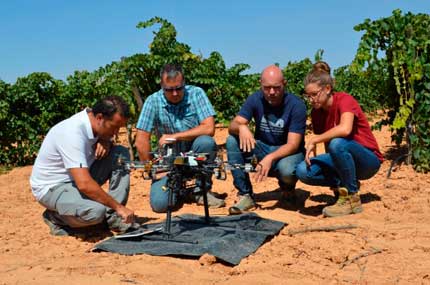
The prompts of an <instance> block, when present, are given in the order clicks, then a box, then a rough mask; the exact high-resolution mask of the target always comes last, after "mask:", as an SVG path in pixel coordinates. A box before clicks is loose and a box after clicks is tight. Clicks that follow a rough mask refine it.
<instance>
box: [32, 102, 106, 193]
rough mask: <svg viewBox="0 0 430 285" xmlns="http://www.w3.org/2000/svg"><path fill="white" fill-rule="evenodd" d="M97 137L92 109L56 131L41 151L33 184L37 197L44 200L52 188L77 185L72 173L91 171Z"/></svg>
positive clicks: (53, 128)
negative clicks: (73, 169)
mask: <svg viewBox="0 0 430 285" xmlns="http://www.w3.org/2000/svg"><path fill="white" fill-rule="evenodd" d="M97 140H98V138H97V137H95V136H94V133H93V131H92V128H91V123H90V119H89V117H88V109H86V110H83V111H81V112H79V113H77V114H75V115H73V116H72V117H70V118H68V119H66V120H64V121H61V122H59V123H58V124H56V125H55V126H54V127H52V128H51V129H50V130H49V132H48V134H47V135H46V137H45V139H44V140H43V143H42V146H41V147H40V150H39V153H38V155H37V158H36V161H35V163H34V166H33V171H32V173H31V177H30V184H31V189H32V192H33V195H34V196H35V197H36V199H37V200H40V199H41V198H42V197H43V196H44V195H45V194H46V193H47V192H48V190H49V189H50V188H52V187H54V186H56V185H58V184H60V183H65V182H71V181H73V178H72V176H71V175H70V172H69V169H71V168H80V167H82V168H89V167H90V166H91V164H92V163H93V162H94V160H95V152H94V144H95V143H96V142H97Z"/></svg>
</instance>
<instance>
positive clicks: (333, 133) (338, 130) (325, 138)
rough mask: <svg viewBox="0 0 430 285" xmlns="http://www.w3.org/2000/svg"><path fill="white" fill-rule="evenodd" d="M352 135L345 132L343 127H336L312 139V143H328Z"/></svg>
mask: <svg viewBox="0 0 430 285" xmlns="http://www.w3.org/2000/svg"><path fill="white" fill-rule="evenodd" d="M349 134H350V131H348V130H345V128H343V127H342V126H340V125H339V126H336V127H333V128H331V129H330V130H327V131H326V132H324V133H322V134H320V135H316V136H314V137H312V142H313V143H315V144H317V143H326V142H329V141H330V140H332V139H334V138H343V137H347V136H348V135H349Z"/></svg>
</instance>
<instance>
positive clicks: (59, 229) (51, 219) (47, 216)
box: [42, 210, 71, 236]
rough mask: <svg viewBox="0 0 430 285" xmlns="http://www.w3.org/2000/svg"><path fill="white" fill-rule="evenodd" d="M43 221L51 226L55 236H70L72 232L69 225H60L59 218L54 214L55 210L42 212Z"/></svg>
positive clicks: (50, 229)
mask: <svg viewBox="0 0 430 285" xmlns="http://www.w3.org/2000/svg"><path fill="white" fill-rule="evenodd" d="M42 218H43V221H44V222H45V224H47V225H48V227H49V233H50V234H51V235H53V236H68V235H70V234H71V230H70V228H69V227H67V226H64V225H59V224H58V221H56V220H57V219H56V218H55V216H54V212H53V211H50V210H45V211H44V212H43V214H42Z"/></svg>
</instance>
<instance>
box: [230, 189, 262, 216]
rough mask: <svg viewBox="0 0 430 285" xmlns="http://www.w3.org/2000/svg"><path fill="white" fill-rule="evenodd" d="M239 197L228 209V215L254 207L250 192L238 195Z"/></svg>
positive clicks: (240, 212)
mask: <svg viewBox="0 0 430 285" xmlns="http://www.w3.org/2000/svg"><path fill="white" fill-rule="evenodd" d="M239 197H240V199H239V202H237V203H236V204H234V205H233V206H231V207H230V208H229V209H228V213H229V214H230V215H239V214H242V213H243V212H246V211H249V210H252V209H255V208H256V204H255V202H254V199H253V198H252V197H251V195H250V194H245V195H240V196H239Z"/></svg>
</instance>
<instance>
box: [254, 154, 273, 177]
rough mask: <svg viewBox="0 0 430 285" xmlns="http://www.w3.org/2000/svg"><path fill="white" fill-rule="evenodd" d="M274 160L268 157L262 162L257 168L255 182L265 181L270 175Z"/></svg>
mask: <svg viewBox="0 0 430 285" xmlns="http://www.w3.org/2000/svg"><path fill="white" fill-rule="evenodd" d="M272 163H273V159H271V158H270V157H269V156H268V155H266V156H265V157H264V158H263V160H261V161H260V162H259V163H258V164H257V166H256V168H255V174H254V180H255V182H260V181H263V180H264V179H265V178H266V177H267V176H268V175H269V171H270V168H271V167H272Z"/></svg>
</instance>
